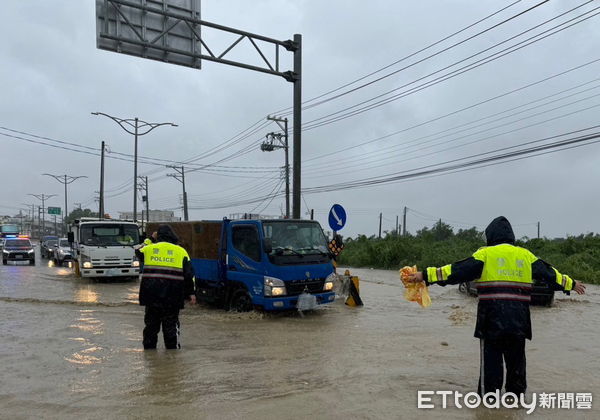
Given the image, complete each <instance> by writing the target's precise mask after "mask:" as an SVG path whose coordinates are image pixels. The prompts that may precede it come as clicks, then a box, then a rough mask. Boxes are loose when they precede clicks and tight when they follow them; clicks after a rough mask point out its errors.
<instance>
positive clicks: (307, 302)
mask: <svg viewBox="0 0 600 420" xmlns="http://www.w3.org/2000/svg"><path fill="white" fill-rule="evenodd" d="M316 307H317V297H316V296H314V295H311V294H309V293H302V294H301V295H300V296H298V303H297V304H296V308H297V309H298V310H299V311H310V310H311V309H315V308H316Z"/></svg>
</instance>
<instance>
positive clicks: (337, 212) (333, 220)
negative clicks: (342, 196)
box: [329, 204, 347, 232]
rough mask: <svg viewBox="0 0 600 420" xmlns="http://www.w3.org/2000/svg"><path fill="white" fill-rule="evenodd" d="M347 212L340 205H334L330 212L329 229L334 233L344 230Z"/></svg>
mask: <svg viewBox="0 0 600 420" xmlns="http://www.w3.org/2000/svg"><path fill="white" fill-rule="evenodd" d="M346 220H347V219H346V210H344V208H343V207H342V206H340V205H339V204H334V205H333V206H331V210H329V227H330V228H331V230H333V231H334V232H337V231H338V230H342V228H343V227H344V226H345V225H346Z"/></svg>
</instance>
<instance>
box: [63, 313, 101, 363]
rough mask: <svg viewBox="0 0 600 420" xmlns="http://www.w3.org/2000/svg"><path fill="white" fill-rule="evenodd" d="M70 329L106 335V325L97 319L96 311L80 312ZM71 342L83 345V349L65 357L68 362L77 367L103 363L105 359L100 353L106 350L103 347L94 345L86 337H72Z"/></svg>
mask: <svg viewBox="0 0 600 420" xmlns="http://www.w3.org/2000/svg"><path fill="white" fill-rule="evenodd" d="M70 327H71V328H74V329H77V330H79V331H80V332H83V333H87V334H92V335H99V334H104V323H103V322H102V321H100V320H99V319H97V318H95V317H94V311H93V310H90V309H82V310H80V311H79V316H78V317H77V319H76V320H75V323H73V324H71V325H70ZM70 340H72V341H75V342H79V343H81V346H82V347H83V348H82V349H80V350H79V351H76V352H74V353H73V354H71V355H70V356H67V357H65V358H64V359H65V360H66V361H68V362H70V363H73V364H77V365H95V364H99V363H101V362H102V360H103V359H102V357H100V355H99V354H98V353H100V352H102V350H104V349H103V347H101V346H99V345H97V344H94V343H93V342H91V341H90V339H88V338H85V337H72V338H70Z"/></svg>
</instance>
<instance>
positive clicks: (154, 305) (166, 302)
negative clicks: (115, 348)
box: [136, 225, 196, 350]
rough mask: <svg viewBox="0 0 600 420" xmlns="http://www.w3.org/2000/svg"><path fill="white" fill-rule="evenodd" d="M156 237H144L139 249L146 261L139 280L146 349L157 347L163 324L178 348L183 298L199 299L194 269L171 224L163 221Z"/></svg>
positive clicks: (168, 344)
mask: <svg viewBox="0 0 600 420" xmlns="http://www.w3.org/2000/svg"><path fill="white" fill-rule="evenodd" d="M152 238H153V240H154V241H151V240H148V239H147V240H146V241H144V246H143V247H142V248H140V249H138V250H136V255H137V256H138V258H139V260H140V265H143V272H142V280H141V283H140V296H139V299H140V305H142V306H145V307H146V312H145V315H144V323H145V328H144V338H143V344H144V349H146V350H149V349H156V344H157V341H158V333H159V331H160V328H161V326H162V330H163V338H164V342H165V347H166V348H167V349H179V348H181V345H180V343H179V310H180V309H183V306H184V301H185V300H188V299H189V301H190V302H191V303H192V304H195V303H196V295H195V293H194V271H193V268H192V264H191V261H190V257H189V255H188V253H187V252H186V250H185V249H183V248H182V247H180V246H178V245H177V243H178V242H179V239H178V238H177V236H176V235H175V233H174V232H173V230H172V229H171V227H170V226H169V225H160V226H159V227H158V230H157V231H156V232H154V233H153V234H152Z"/></svg>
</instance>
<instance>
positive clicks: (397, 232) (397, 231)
mask: <svg viewBox="0 0 600 420" xmlns="http://www.w3.org/2000/svg"><path fill="white" fill-rule="evenodd" d="M399 233H400V232H399V230H398V215H396V236H398V234H399Z"/></svg>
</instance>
